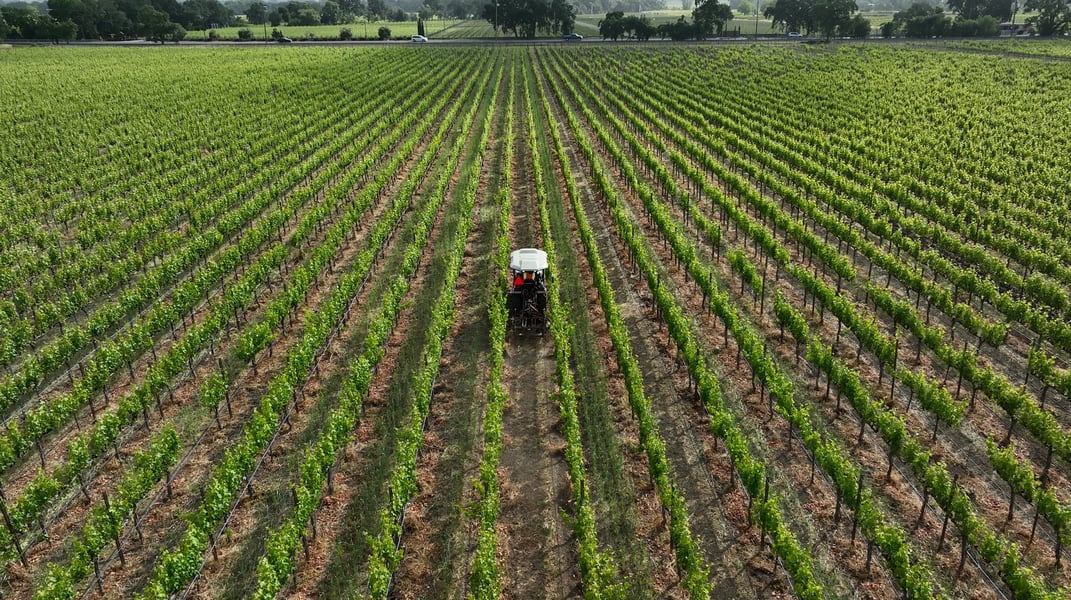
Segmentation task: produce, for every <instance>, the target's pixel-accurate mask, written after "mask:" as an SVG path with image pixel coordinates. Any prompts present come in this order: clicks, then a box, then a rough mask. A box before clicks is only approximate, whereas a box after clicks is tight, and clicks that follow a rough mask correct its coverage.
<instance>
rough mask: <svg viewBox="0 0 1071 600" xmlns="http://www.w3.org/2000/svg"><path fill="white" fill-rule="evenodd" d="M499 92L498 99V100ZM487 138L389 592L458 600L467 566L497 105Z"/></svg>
mask: <svg viewBox="0 0 1071 600" xmlns="http://www.w3.org/2000/svg"><path fill="white" fill-rule="evenodd" d="M505 96H506V95H505V94H503V93H501V92H500V103H502V102H504V101H505ZM489 109H493V110H495V111H496V116H495V125H494V126H493V127H494V129H493V131H492V134H491V137H490V138H489V139H488V152H486V153H485V154H484V162H483V166H482V167H481V168H480V182H479V184H478V188H477V192H476V193H477V198H478V200H479V201H478V202H477V204H476V206H475V207H474V211H476V215H477V216H476V217H475V218H476V226H475V227H473V229H472V231H471V233H470V234H469V239H468V241H467V243H466V247H465V255H464V261H465V262H464V264H463V265H462V270H461V274H460V276H459V277H458V282H457V287H458V290H457V294H458V296H457V303H458V307H459V310H458V311H457V316H456V318H455V320H454V326H453V328H452V329H451V331H450V336H449V338H448V339H447V341H446V343H445V345H444V347H443V359H442V364H441V365H440V367H439V375H438V377H437V379H436V386H435V389H433V390H432V402H431V406H430V409H429V413H428V420H427V424H426V428H425V433H424V443H423V446H422V447H421V451H420V458H419V459H418V462H417V480H418V481H420V482H421V486H420V491H419V493H418V494H417V495H416V497H414V498H413V500H412V502H411V503H410V505H409V507H408V508H407V509H406V513H405V535H404V536H403V538H402V550H403V552H404V554H403V558H402V562H401V564H400V565H399V566H398V570H397V571H396V572H395V578H394V585H393V587H392V589H391V595H392V597H396V598H412V599H424V598H464V597H465V596H466V591H467V588H468V571H469V569H468V567H469V563H470V561H471V555H472V552H473V551H474V550H475V548H476V530H475V527H474V525H475V524H474V523H472V522H471V521H470V520H469V519H467V518H466V517H465V512H466V511H467V510H468V509H469V508H470V507H471V506H473V505H474V503H475V500H476V498H475V495H474V488H473V486H472V485H470V482H471V481H472V480H473V479H474V478H475V477H476V476H477V469H478V468H479V456H480V448H479V443H480V440H481V439H482V435H481V423H482V418H483V411H484V405H485V404H486V399H487V374H486V372H485V371H484V369H483V365H485V364H486V362H487V352H488V348H489V346H490V342H489V339H488V338H489V335H490V324H489V323H488V318H487V310H488V302H489V300H490V297H491V294H490V290H489V289H488V286H489V285H490V284H491V282H492V281H493V276H494V266H493V265H492V263H491V247H492V245H493V243H494V234H495V227H494V223H495V218H496V214H497V207H496V206H495V204H494V193H495V190H496V189H497V188H498V175H497V173H498V172H499V169H500V168H501V166H502V165H500V164H499V163H500V162H501V159H500V157H501V155H502V153H501V145H502V141H501V130H502V125H503V123H504V121H505V117H504V115H503V114H502V110H501V106H496V107H489Z"/></svg>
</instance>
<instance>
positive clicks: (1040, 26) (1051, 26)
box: [1023, 0, 1071, 36]
mask: <svg viewBox="0 0 1071 600" xmlns="http://www.w3.org/2000/svg"><path fill="white" fill-rule="evenodd" d="M1023 8H1025V9H1026V10H1028V11H1037V12H1038V14H1037V15H1035V16H1033V17H1030V18H1029V19H1027V20H1026V22H1027V23H1030V24H1031V25H1033V26H1034V28H1035V29H1036V30H1037V32H1038V35H1046V36H1048V35H1060V34H1062V33H1065V32H1067V31H1068V29H1069V26H1071V9H1069V8H1068V5H1067V2H1066V1H1065V0H1026V4H1025V5H1024V6H1023Z"/></svg>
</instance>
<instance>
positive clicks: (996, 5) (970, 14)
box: [947, 0, 1013, 21]
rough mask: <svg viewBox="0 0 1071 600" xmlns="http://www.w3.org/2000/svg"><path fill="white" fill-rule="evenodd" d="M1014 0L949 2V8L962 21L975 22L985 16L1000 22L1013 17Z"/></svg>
mask: <svg viewBox="0 0 1071 600" xmlns="http://www.w3.org/2000/svg"><path fill="white" fill-rule="evenodd" d="M1012 1H1013V0H947V4H948V8H949V9H951V10H952V12H954V13H956V16H957V17H958V18H960V19H968V20H974V19H977V18H979V17H983V16H985V15H989V16H991V17H994V18H996V19H998V20H1000V21H1007V20H1008V19H1011V16H1012Z"/></svg>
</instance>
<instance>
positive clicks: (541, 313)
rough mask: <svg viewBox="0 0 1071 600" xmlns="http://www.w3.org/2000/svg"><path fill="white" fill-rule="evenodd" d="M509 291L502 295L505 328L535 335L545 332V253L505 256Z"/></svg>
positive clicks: (522, 251) (527, 251) (517, 252)
mask: <svg viewBox="0 0 1071 600" xmlns="http://www.w3.org/2000/svg"><path fill="white" fill-rule="evenodd" d="M509 269H510V276H511V278H512V279H511V282H510V291H509V294H507V295H506V308H507V310H508V311H509V322H508V324H507V326H508V327H510V328H512V329H513V331H515V332H516V333H524V332H526V331H532V332H537V333H539V335H543V333H544V332H545V331H546V330H547V285H546V275H547V253H546V252H543V251H542V250H536V249H535V248H521V249H520V250H514V251H513V252H511V253H510V255H509Z"/></svg>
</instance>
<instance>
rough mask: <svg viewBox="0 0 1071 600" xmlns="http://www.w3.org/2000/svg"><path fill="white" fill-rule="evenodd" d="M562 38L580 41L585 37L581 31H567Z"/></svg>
mask: <svg viewBox="0 0 1071 600" xmlns="http://www.w3.org/2000/svg"><path fill="white" fill-rule="evenodd" d="M562 39H563V40H576V41H580V40H582V39H584V36H582V35H580V34H579V33H567V34H565V35H563V36H562Z"/></svg>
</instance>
